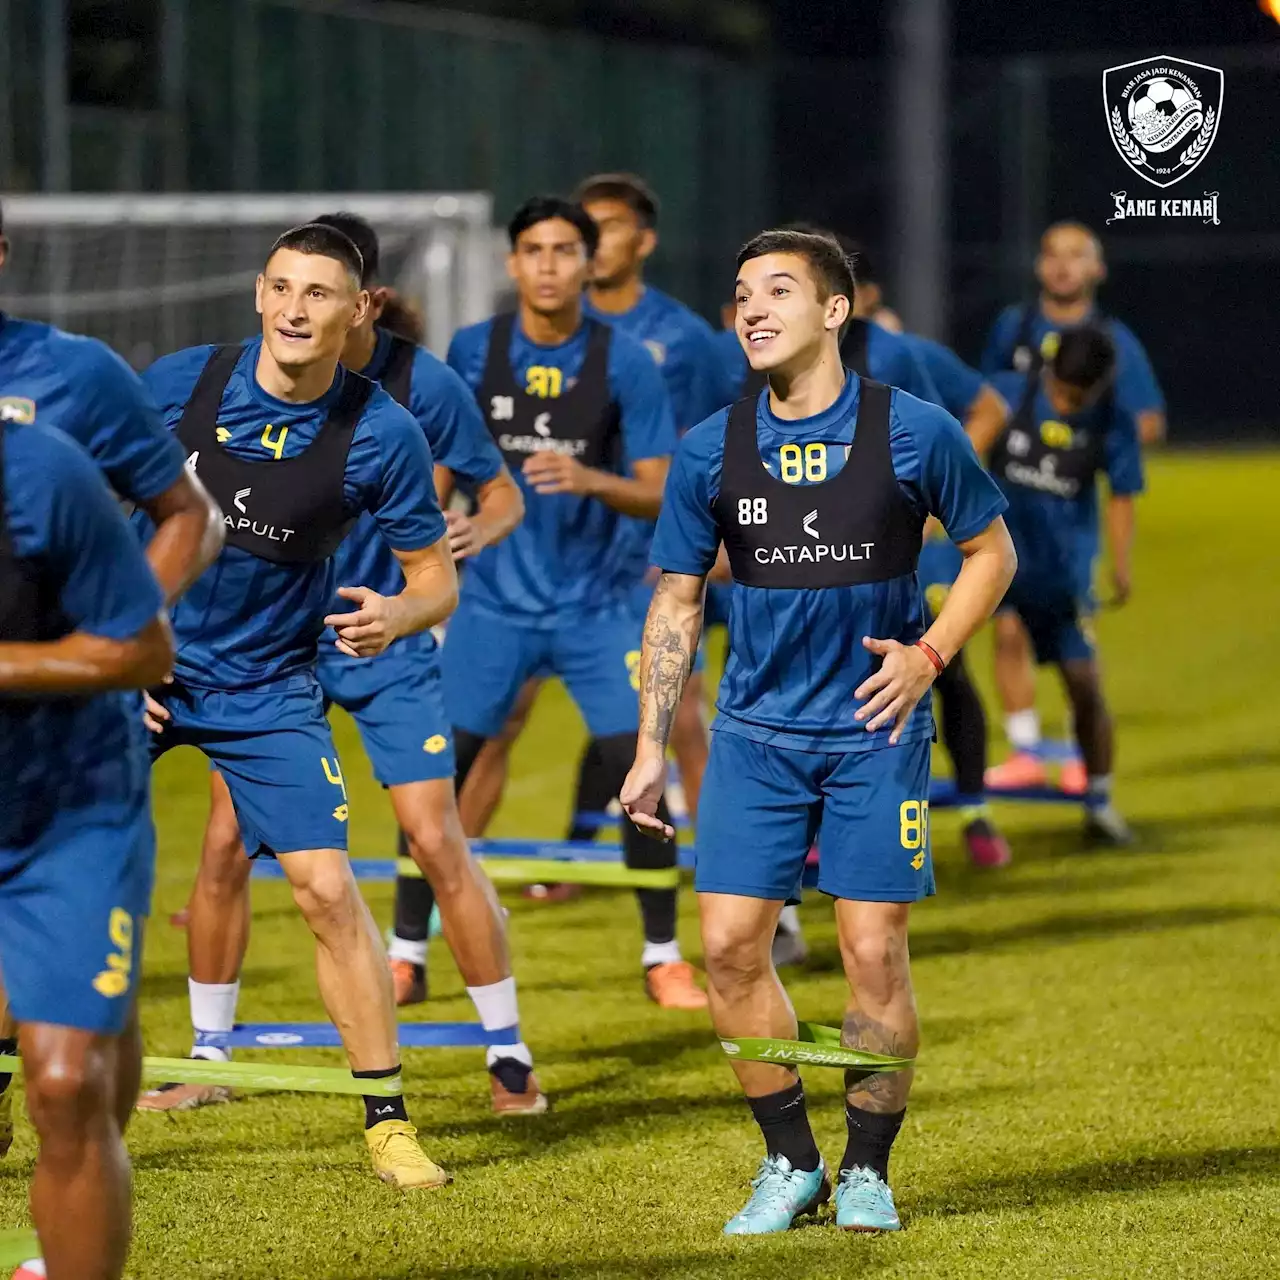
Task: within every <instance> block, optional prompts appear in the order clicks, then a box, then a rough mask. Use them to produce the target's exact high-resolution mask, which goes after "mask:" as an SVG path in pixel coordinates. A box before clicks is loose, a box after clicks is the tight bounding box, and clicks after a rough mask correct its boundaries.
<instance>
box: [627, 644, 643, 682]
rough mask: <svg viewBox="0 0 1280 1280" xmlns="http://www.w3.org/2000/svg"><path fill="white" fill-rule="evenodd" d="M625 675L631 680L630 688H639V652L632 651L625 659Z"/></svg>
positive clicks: (636, 650) (637, 650)
mask: <svg viewBox="0 0 1280 1280" xmlns="http://www.w3.org/2000/svg"><path fill="white" fill-rule="evenodd" d="M626 662H627V675H628V676H629V677H630V678H631V687H632V688H633V689H639V688H640V650H639V649H632V650H631V651H630V652H629V653H628V654H627V658H626Z"/></svg>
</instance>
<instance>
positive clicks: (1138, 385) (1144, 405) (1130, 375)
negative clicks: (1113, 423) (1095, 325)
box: [1112, 324, 1164, 414]
mask: <svg viewBox="0 0 1280 1280" xmlns="http://www.w3.org/2000/svg"><path fill="white" fill-rule="evenodd" d="M1112 331H1113V332H1114V334H1115V339H1116V355H1117V368H1116V386H1115V397H1116V400H1117V402H1118V403H1119V404H1120V405H1122V406H1123V407H1124V408H1126V409H1128V410H1129V411H1130V412H1131V413H1135V414H1138V413H1163V412H1164V393H1163V392H1162V391H1161V390H1160V383H1159V381H1158V380H1157V378H1156V371H1155V370H1154V369H1153V368H1152V367H1151V359H1150V357H1149V356H1148V355H1147V351H1146V348H1145V347H1144V346H1143V345H1142V343H1141V342H1139V341H1138V338H1137V336H1136V335H1135V334H1134V332H1133V330H1131V329H1129V328H1128V327H1127V326H1126V325H1122V324H1115V325H1114V326H1113V327H1112Z"/></svg>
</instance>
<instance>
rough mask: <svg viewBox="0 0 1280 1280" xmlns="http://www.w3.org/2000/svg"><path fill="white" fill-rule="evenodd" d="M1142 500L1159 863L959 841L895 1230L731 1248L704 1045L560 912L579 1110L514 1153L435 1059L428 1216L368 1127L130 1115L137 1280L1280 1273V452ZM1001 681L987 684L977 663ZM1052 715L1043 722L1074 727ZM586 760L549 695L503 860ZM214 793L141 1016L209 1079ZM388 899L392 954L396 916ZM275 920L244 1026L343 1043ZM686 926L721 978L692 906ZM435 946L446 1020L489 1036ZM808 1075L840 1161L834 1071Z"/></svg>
mask: <svg viewBox="0 0 1280 1280" xmlns="http://www.w3.org/2000/svg"><path fill="white" fill-rule="evenodd" d="M1150 489H1151V492H1150V496H1149V497H1147V498H1145V499H1144V500H1143V502H1142V504H1141V507H1140V513H1139V539H1138V554H1137V565H1136V567H1137V572H1136V590H1135V596H1134V599H1133V602H1132V604H1131V605H1130V606H1129V607H1128V608H1127V609H1125V610H1124V611H1121V612H1116V613H1111V614H1107V615H1105V616H1104V617H1103V618H1102V620H1101V624H1100V631H1101V637H1102V644H1103V650H1104V653H1105V657H1106V677H1107V686H1108V690H1109V693H1110V697H1111V700H1112V705H1113V707H1114V709H1115V712H1116V716H1117V722H1118V732H1119V762H1120V763H1119V769H1118V778H1117V788H1116V790H1117V798H1118V801H1119V803H1120V804H1121V806H1122V807H1123V809H1124V810H1125V811H1126V813H1127V814H1129V815H1130V817H1131V819H1132V821H1133V822H1134V825H1135V827H1136V828H1137V830H1138V831H1139V833H1140V835H1141V843H1140V845H1139V847H1138V848H1137V849H1135V850H1133V851H1130V852H1124V853H1105V854H1099V853H1086V852H1083V851H1081V849H1080V848H1079V845H1078V841H1077V828H1078V822H1079V818H1078V815H1077V813H1076V812H1075V811H1074V810H1069V809H1062V808H1057V807H1055V808H1045V807H1039V806H1002V807H1001V809H1000V817H1001V819H1002V820H1003V823H1004V825H1005V827H1006V830H1007V832H1008V834H1009V836H1010V837H1011V839H1012V841H1013V843H1014V850H1015V857H1016V861H1015V863H1014V865H1013V866H1012V867H1011V868H1009V869H1008V870H1007V871H1004V872H996V873H987V874H978V873H975V872H972V871H970V870H968V869H967V868H966V866H965V865H964V862H963V860H962V858H961V856H960V853H959V849H958V847H957V839H956V836H957V832H956V825H955V819H954V817H952V816H949V815H946V814H943V813H939V814H938V815H937V817H936V819H935V821H934V824H933V838H934V849H935V857H936V860H937V867H938V888H939V892H938V896H937V897H936V898H935V899H933V900H932V901H930V902H928V903H926V904H924V905H922V906H921V907H920V908H919V909H918V912H917V914H916V916H915V920H914V929H913V939H912V941H913V946H912V950H913V953H914V958H915V965H914V970H915V981H916V986H917V994H918V999H919V1004H920V1009H921V1015H922V1019H923V1028H924V1047H923V1050H922V1053H921V1058H920V1069H919V1072H918V1074H917V1083H916V1089H915V1094H914V1097H913V1099H912V1102H911V1107H910V1110H909V1113H908V1117H907V1123H906V1125H905V1128H904V1130H903V1134H902V1137H901V1139H900V1140H899V1143H898V1146H897V1150H896V1152H895V1155H894V1165H893V1181H894V1184H895V1187H896V1190H897V1195H898V1202H899V1205H900V1208H901V1210H902V1214H903V1218H904V1220H905V1222H906V1226H907V1230H906V1231H905V1232H904V1233H903V1234H902V1235H900V1236H897V1237H888V1238H869V1237H861V1236H849V1235H846V1234H844V1233H842V1232H838V1231H836V1230H835V1229H834V1228H833V1227H831V1226H829V1225H820V1226H809V1227H805V1228H803V1229H800V1230H796V1231H793V1232H791V1233H789V1234H787V1235H785V1236H781V1237H772V1238H765V1239H747V1240H742V1239H739V1240H732V1241H731V1240H726V1239H724V1238H723V1237H722V1236H721V1235H720V1228H721V1225H722V1223H723V1222H724V1220H725V1219H726V1218H727V1217H728V1216H729V1215H730V1214H731V1213H732V1212H733V1211H734V1210H736V1209H737V1208H738V1207H739V1206H740V1204H741V1202H742V1200H743V1197H744V1192H745V1189H746V1183H747V1180H748V1178H749V1177H750V1176H751V1174H752V1173H753V1172H754V1169H755V1165H756V1162H757V1160H758V1158H759V1155H760V1149H759V1148H760V1144H759V1140H758V1136H757V1134H756V1132H755V1130H754V1128H753V1126H752V1124H751V1122H750V1117H749V1115H748V1112H747V1109H746V1107H745V1105H744V1104H743V1103H742V1101H741V1099H740V1098H739V1096H738V1094H737V1091H736V1089H735V1086H734V1082H733V1079H732V1076H731V1073H730V1072H729V1070H728V1067H727V1066H726V1065H725V1063H724V1060H723V1057H722V1055H721V1054H720V1052H719V1050H718V1048H717V1046H716V1043H715V1039H714V1037H713V1036H712V1034H711V1031H710V1029H709V1026H708V1025H707V1022H706V1019H705V1017H704V1016H702V1015H698V1014H680V1013H663V1012H660V1011H658V1010H657V1009H656V1008H654V1007H653V1006H652V1005H650V1004H648V1003H647V1002H646V1000H645V999H644V997H643V993H642V990H641V986H640V981H639V971H638V953H639V945H640V940H639V931H638V925H637V920H636V911H635V907H634V905H633V903H632V901H631V899H630V897H629V896H628V895H625V894H617V893H608V892H596V893H592V894H589V895H588V896H586V897H585V898H583V899H581V900H580V901H578V902H576V903H573V904H570V905H567V906H562V907H555V908H548V907H539V906H536V905H533V904H528V903H525V902H524V901H522V900H521V899H520V898H519V897H518V896H516V895H515V894H514V893H513V892H510V891H508V892H506V893H505V895H504V896H505V898H506V901H507V902H508V904H509V905H510V907H511V935H512V940H513V945H514V950H515V957H516V965H517V967H516V973H517V976H518V978H519V981H520V991H521V997H522V1004H523V1015H524V1017H523V1022H524V1027H525V1031H526V1035H527V1038H528V1040H529V1041H530V1043H531V1044H532V1046H533V1048H534V1051H535V1054H536V1055H537V1057H538V1063H539V1071H540V1073H541V1075H542V1078H543V1082H544V1084H545V1085H546V1087H547V1088H548V1090H549V1092H550V1093H551V1095H552V1097H553V1100H554V1110H553V1112H552V1113H551V1114H550V1115H548V1116H546V1117H543V1118H540V1119H530V1120H523V1121H513V1120H499V1119H497V1118H495V1117H493V1116H492V1115H490V1113H489V1111H488V1093H487V1088H486V1082H485V1078H484V1074H483V1064H482V1058H481V1055H480V1054H479V1052H478V1051H474V1050H466V1051H463V1050H456V1051H455V1050H451V1051H440V1050H435V1051H430V1050H428V1051H422V1050H418V1051H412V1050H411V1051H409V1052H408V1054H407V1056H406V1082H407V1086H408V1089H409V1095H410V1096H409V1105H410V1110H411V1113H412V1115H413V1116H414V1118H415V1120H416V1123H417V1124H418V1126H419V1127H420V1129H421V1131H422V1134H423V1137H424V1140H425V1145H426V1147H427V1150H428V1151H429V1152H430V1153H431V1154H432V1155H433V1156H434V1157H435V1158H436V1159H438V1160H439V1161H440V1162H442V1163H443V1164H444V1165H446V1166H447V1167H448V1168H449V1169H450V1170H451V1171H452V1172H453V1174H454V1175H455V1178H456V1181H455V1183H454V1185H453V1186H451V1187H449V1188H448V1189H446V1190H444V1191H441V1192H434V1193H430V1194H419V1195H417V1196H415V1197H406V1196H402V1195H399V1194H397V1193H395V1192H393V1191H391V1190H390V1189H388V1188H386V1187H384V1186H382V1185H381V1184H380V1183H379V1182H377V1181H376V1179H375V1178H374V1177H373V1176H372V1174H371V1173H370V1171H369V1165H368V1160H367V1156H366V1153H365V1149H364V1144H363V1142H362V1141H361V1137H360V1122H361V1115H360V1108H359V1103H358V1101H357V1100H355V1099H351V1098H329V1097H319V1096H314V1095H295V1096H288V1095H275V1096H269V1097H268V1096H255V1097H251V1098H249V1099H248V1100H245V1101H241V1102H238V1103H237V1104H235V1105H233V1106H226V1107H218V1108H212V1109H208V1110H205V1111H202V1112H197V1113H192V1114H184V1115H178V1116H174V1117H165V1116H156V1115H143V1116H139V1117H137V1119H136V1120H135V1122H134V1124H133V1126H132V1128H131V1130H130V1134H129V1145H130V1147H131V1150H132V1153H133V1160H134V1169H135V1201H136V1242H135V1247H134V1251H133V1255H132V1260H131V1264H130V1272H129V1274H130V1275H132V1276H136V1277H148V1278H155V1280H178V1278H180V1277H181V1278H182V1280H189V1278H195V1277H236V1278H238V1280H244V1278H247V1277H307V1280H322V1278H323V1280H372V1278H374V1277H378V1278H388V1280H389V1278H391V1277H397V1278H400V1277H418V1276H421V1277H427V1276H432V1277H451V1278H455V1280H463V1278H464V1277H465V1278H468V1280H469V1278H472V1277H476V1278H478V1277H500V1278H502V1280H516V1278H517V1277H533V1278H541V1277H553V1276H555V1277H565V1278H566V1280H586V1278H587V1277H597V1276H599V1277H609V1278H610V1280H618V1278H620V1277H632V1276H652V1277H695V1278H701V1277H712V1276H715V1277H719V1276H724V1277H734V1278H735V1280H737V1278H739V1277H757V1276H758V1277H770V1278H772V1277H776V1276H782V1275H787V1276H794V1277H809V1276H814V1277H817V1276H822V1277H830V1278H832V1280H834V1278H835V1277H862V1276H867V1277H871V1276H876V1277H879V1276H883V1277H912V1276H918V1277H964V1278H967V1277H980V1276H981V1277H1001V1278H1008V1277H1036V1278H1037V1280H1041V1278H1045V1277H1048V1278H1051V1280H1052V1278H1056V1277H1069V1276H1089V1277H1103V1276H1105V1277H1126V1278H1127V1277H1133V1276H1155V1277H1171V1276H1196V1277H1205V1276H1222V1277H1249V1278H1252V1277H1265V1276H1274V1275H1280V1136H1277V1129H1276V1114H1277V1107H1276V1097H1275V1085H1276V1082H1277V1075H1276V1065H1275V1052H1274V1046H1275V1045H1276V1043H1277V1040H1276V1036H1277V1033H1278V1032H1280V1005H1278V1004H1277V1000H1276V994H1275V993H1276V991H1277V989H1280V946H1278V945H1277V942H1276V939H1277V920H1278V915H1280V876H1278V875H1277V862H1278V860H1280V835H1278V834H1277V819H1278V818H1280V746H1278V745H1277V744H1278V743H1280V734H1278V733H1277V728H1276V726H1277V723H1278V722H1280V676H1277V669H1278V664H1280V593H1278V592H1277V583H1278V581H1280V577H1278V574H1277V556H1276V540H1275V534H1274V511H1273V509H1272V507H1271V503H1273V502H1275V501H1276V497H1275V495H1276V494H1277V492H1280V455H1275V454H1272V455H1266V454H1239V455H1183V456H1166V457H1162V458H1158V459H1157V460H1156V461H1155V462H1154V464H1153V465H1152V467H1151V485H1150ZM973 658H974V666H975V668H976V670H977V671H978V673H979V674H980V675H981V676H982V677H983V678H984V680H985V678H986V676H987V674H988V671H989V662H988V657H987V649H986V646H985V644H984V643H983V642H979V643H978V644H977V645H975V652H974V655H973ZM1046 690H1050V682H1049V681H1048V680H1047V679H1046ZM1061 705H1062V704H1061V701H1060V699H1059V698H1058V697H1057V695H1056V691H1051V692H1050V694H1049V696H1048V697H1047V698H1046V707H1049V708H1051V711H1050V714H1049V721H1050V725H1051V726H1053V725H1054V724H1055V723H1056V724H1058V725H1060V724H1061ZM338 737H339V746H340V749H341V751H342V756H343V760H344V763H345V766H346V772H347V776H348V779H349V786H350V792H351V813H352V836H353V849H354V851H355V852H356V853H357V854H365V855H378V856H388V855H389V854H390V853H391V851H392V837H393V828H392V823H391V819H390V810H389V808H388V806H387V804H386V802H385V800H384V798H383V797H382V796H381V795H380V793H379V792H378V790H377V788H376V786H375V785H374V783H373V781H372V778H371V776H370V773H369V769H368V766H367V764H366V763H365V762H364V760H363V757H362V756H361V755H360V753H359V750H358V747H357V745H356V737H355V734H354V732H353V731H352V727H351V725H350V723H349V722H345V721H343V722H341V723H339V724H338ZM579 738H580V728H579V722H578V719H577V715H576V713H575V712H574V711H573V709H572V708H571V706H570V705H569V704H568V702H567V700H566V699H565V698H564V696H563V694H562V693H561V692H560V690H559V689H548V690H547V691H546V692H545V693H544V695H543V697H542V700H541V703H540V705H539V707H538V709H537V713H536V719H535V721H534V723H533V724H532V726H531V728H530V731H529V732H528V734H527V735H526V737H525V739H524V741H523V742H522V743H521V744H520V747H519V749H518V752H517V755H516V762H515V770H514V777H513V781H512V785H511V788H510V791H509V793H508V797H507V801H506V804H505V807H504V808H503V810H502V812H501V815H500V817H499V820H498V822H497V824H496V827H495V831H494V834H496V835H506V836H532V835H544V836H554V835H559V834H561V833H562V832H563V828H564V823H565V818H566V816H567V813H568V807H569V786H570V780H571V775H572V772H573V768H574V761H575V757H576V751H577V744H578V741H579ZM205 778H206V775H205V770H204V766H203V762H202V761H201V759H200V758H199V757H197V756H196V755H194V754H193V753H179V754H175V756H173V757H172V758H170V759H167V760H166V761H165V762H164V763H163V765H162V767H161V768H160V769H159V771H158V773H157V775H156V815H157V821H158V826H159V834H160V869H159V877H158V885H157V891H156V899H155V923H154V924H153V926H152V928H151V931H150V936H149V938H148V947H147V958H146V967H145V976H144V979H143V982H142V991H141V997H142V1004H143V1021H144V1027H145V1033H146V1039H147V1048H148V1052H150V1053H156V1054H183V1053H185V1052H186V1051H187V1049H188V1047H189V1035H188V1028H187V998H186V970H185V950H184V940H183V935H182V934H181V933H178V932H176V931H174V930H173V929H171V928H170V927H169V925H168V923H167V916H168V914H169V912H171V911H173V910H175V909H176V908H178V907H180V906H181V905H182V903H183V902H184V900H185V897H186V893H187V889H188V886H189V884H190V881H191V876H192V869H193V866H194V859H195V855H196V851H197V849H198V847H199V840H200V831H201V827H202V823H203V817H204V813H205V785H206V782H205ZM743 836H744V839H750V832H744V833H743ZM369 897H370V901H371V903H372V905H373V907H374V910H375V913H376V914H377V916H378V918H379V919H380V921H383V922H385V921H386V920H387V919H388V918H389V911H390V901H391V893H390V888H389V886H372V887H371V888H370V891H369ZM255 909H256V910H255V918H254V933H253V941H252V945H251V949H250V954H249V961H248V967H247V971H246V973H245V975H244V987H243V993H242V998H241V1014H242V1016H243V1017H245V1018H247V1019H251V1020H269V1019H282V1020H283V1019H309V1018H320V1017H322V1016H323V1015H322V1011H321V1007H320V1004H319V1002H318V999H317V996H316V993H315V985H314V980H313V975H312V967H311V964H312V962H311V948H310V945H309V940H308V937H307V935H306V932H305V929H304V927H303V925H302V923H301V921H300V920H299V919H298V918H297V916H296V913H295V912H294V910H293V907H292V904H291V902H290V900H289V898H288V895H287V891H286V889H285V888H284V886H283V885H282V884H279V883H274V882H273V883H259V884H258V885H257V886H256V888H255ZM801 910H802V915H803V918H804V920H805V924H806V927H807V930H808V932H809V935H810V941H811V944H812V947H813V957H812V960H811V962H810V964H809V966H808V968H807V969H806V970H805V971H804V972H802V973H800V974H797V975H796V976H794V977H791V978H790V979H789V980H788V985H789V987H790V990H791V993H792V996H793V998H794V1000H795V1003H796V1006H797V1008H798V1010H799V1011H800V1013H801V1016H802V1017H807V1018H810V1019H813V1020H817V1021H837V1020H838V1019H839V1017H840V1013H841V1010H842V1007H843V1000H844V983H843V981H842V978H841V976H840V973H839V969H838V960H837V954H836V949H835V941H834V929H833V926H832V922H831V917H830V911H829V910H828V907H827V905H826V904H825V902H824V901H823V900H821V899H820V898H818V897H817V896H814V897H813V898H812V899H810V900H809V901H807V902H806V903H805V905H804V906H803V907H802V908H801ZM681 916H682V919H681V939H682V942H683V944H684V946H685V948H686V951H687V953H688V954H690V955H691V956H693V957H697V955H698V953H699V948H698V940H697V930H696V923H695V914H694V908H693V899H692V895H691V894H690V895H687V896H686V897H685V898H684V906H683V910H682V913H681ZM434 947H435V949H434V950H433V954H432V962H433V997H434V998H433V1000H432V1002H431V1004H430V1005H429V1006H428V1007H427V1012H426V1014H425V1015H424V1016H426V1017H430V1018H433V1019H470V1018H471V1017H472V1016H473V1014H472V1010H471V1009H470V1006H469V1003H468V1002H467V1000H466V998H465V993H464V992H463V990H462V985H461V982H460V980H459V979H458V976H457V974H456V972H455V971H454V969H453V966H452V962H451V961H450V959H449V958H448V955H447V953H446V952H445V951H444V949H443V947H442V946H441V945H440V944H439V943H437V944H434ZM241 1056H242V1057H251V1056H252V1055H241ZM297 1057H298V1055H297V1054H296V1053H295V1054H293V1055H289V1054H285V1055H283V1056H282V1060H286V1061H288V1060H297ZM309 1060H311V1061H314V1062H323V1063H326V1064H330V1065H339V1064H340V1062H341V1058H340V1056H339V1055H338V1054H336V1053H332V1052H317V1053H314V1054H312V1055H310V1057H309ZM805 1080H806V1087H807V1090H808V1094H809V1098H810V1108H811V1112H812V1114H813V1119H814V1127H815V1130H816V1132H817V1133H818V1136H819V1140H820V1142H821V1145H822V1147H823V1149H824V1151H825V1153H826V1154H827V1158H828V1160H835V1159H838V1157H839V1154H840V1152H841V1150H842V1148H843V1141H844V1124H843V1117H842V1111H841V1101H840V1074H839V1072H836V1071H823V1070H818V1069H811V1070H809V1071H808V1072H807V1073H806V1077H805ZM33 1156H34V1141H33V1135H32V1131H31V1129H30V1126H29V1125H28V1123H27V1122H26V1120H25V1118H22V1117H21V1114H20V1118H19V1124H18V1137H17V1141H16V1143H15V1146H14V1150H13V1151H12V1152H11V1154H10V1155H9V1157H8V1158H7V1160H5V1161H4V1163H3V1165H0V1196H2V1197H3V1215H4V1216H3V1219H0V1226H18V1225H21V1224H23V1223H25V1222H26V1221H27V1218H26V1203H25V1202H26V1194H27V1182H28V1177H29V1174H30V1170H31V1162H32V1159H33Z"/></svg>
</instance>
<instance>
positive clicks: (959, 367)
mask: <svg viewBox="0 0 1280 1280" xmlns="http://www.w3.org/2000/svg"><path fill="white" fill-rule="evenodd" d="M898 336H899V337H901V338H902V340H903V341H904V342H905V343H906V344H907V346H909V347H910V348H911V350H912V351H914V352H915V354H916V357H917V358H918V359H919V361H920V363H921V364H923V365H924V367H925V369H926V370H927V372H928V374H929V377H930V378H931V379H932V380H933V385H934V389H935V390H936V391H937V393H938V398H937V400H936V401H935V402H934V403H935V404H940V405H941V406H942V407H943V408H944V409H945V410H946V411H947V412H948V413H949V414H950V415H951V416H952V417H953V418H958V419H959V420H960V421H961V422H963V421H964V419H965V415H966V414H967V413H968V412H969V408H970V406H971V405H972V404H973V402H974V400H976V399H977V397H978V392H979V391H981V390H982V374H980V373H979V372H978V371H977V369H975V368H973V367H972V366H971V365H967V364H965V362H964V361H963V360H961V359H960V357H959V356H958V355H956V353H955V352H954V351H952V350H951V348H950V347H947V346H944V345H943V344H942V343H941V342H934V340H933V339H932V338H925V337H922V336H921V335H920V334H918V333H903V334H899V335H898Z"/></svg>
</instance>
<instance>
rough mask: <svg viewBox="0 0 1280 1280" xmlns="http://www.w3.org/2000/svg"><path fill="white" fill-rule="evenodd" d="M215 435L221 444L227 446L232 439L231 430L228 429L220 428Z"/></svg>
mask: <svg viewBox="0 0 1280 1280" xmlns="http://www.w3.org/2000/svg"><path fill="white" fill-rule="evenodd" d="M213 434H214V435H215V436H217V438H218V443H219V444H226V443H227V441H228V440H230V439H231V430H230V428H228V427H219V428H218V429H217V430H216V431H215V432H214V433H213Z"/></svg>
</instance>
